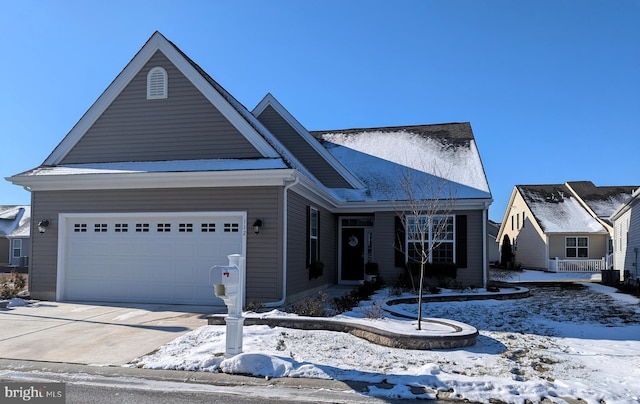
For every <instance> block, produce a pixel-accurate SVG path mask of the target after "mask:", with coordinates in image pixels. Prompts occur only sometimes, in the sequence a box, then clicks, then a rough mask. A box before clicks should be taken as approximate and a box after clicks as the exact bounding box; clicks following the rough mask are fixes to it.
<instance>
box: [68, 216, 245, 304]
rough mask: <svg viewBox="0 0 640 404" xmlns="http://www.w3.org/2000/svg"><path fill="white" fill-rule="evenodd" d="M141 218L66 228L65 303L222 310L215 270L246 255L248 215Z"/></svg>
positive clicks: (84, 220)
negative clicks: (211, 279) (211, 278)
mask: <svg viewBox="0 0 640 404" xmlns="http://www.w3.org/2000/svg"><path fill="white" fill-rule="evenodd" d="M135 216H136V215H135V214H125V215H123V216H121V217H115V216H114V217H109V216H108V215H107V216H106V217H95V218H92V217H89V216H87V217H77V218H76V217H74V218H71V219H68V220H67V221H66V222H65V223H66V227H65V229H66V237H65V240H64V257H65V258H64V270H63V274H64V276H63V280H62V281H63V282H62V288H63V292H62V296H63V299H66V300H95V301H121V302H157V303H185V304H215V305H222V304H223V302H222V301H221V300H220V299H217V298H215V296H214V293H213V288H212V286H211V285H209V284H208V283H209V268H211V267H212V266H213V265H227V264H228V259H227V256H228V255H229V254H239V253H240V254H241V253H243V246H244V238H245V235H244V230H243V220H244V218H243V216H225V215H222V214H219V213H215V212H212V213H210V214H207V215H206V216H205V215H203V214H199V215H196V216H190V215H189V214H185V215H184V216H178V215H176V214H175V213H173V214H168V215H167V217H151V216H146V217H135ZM225 229H226V230H227V231H225ZM95 230H98V231H95Z"/></svg>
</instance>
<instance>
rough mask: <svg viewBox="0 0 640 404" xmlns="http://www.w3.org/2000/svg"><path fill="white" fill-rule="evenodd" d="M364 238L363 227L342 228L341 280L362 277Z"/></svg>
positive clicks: (354, 279) (353, 279) (357, 279)
mask: <svg viewBox="0 0 640 404" xmlns="http://www.w3.org/2000/svg"><path fill="white" fill-rule="evenodd" d="M364 247H365V239H364V229H363V228H343V229H342V260H341V261H342V262H341V263H342V266H341V267H342V277H341V280H343V281H361V280H363V279H364V250H365V248H364Z"/></svg>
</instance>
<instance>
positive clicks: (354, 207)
mask: <svg viewBox="0 0 640 404" xmlns="http://www.w3.org/2000/svg"><path fill="white" fill-rule="evenodd" d="M293 190H294V191H295V192H296V193H298V194H299V195H301V196H304V197H305V198H307V199H309V200H310V201H313V202H314V203H317V204H318V205H319V206H322V207H324V208H326V209H329V210H330V211H332V212H333V213H346V214H353V213H363V212H364V213H367V212H389V211H402V210H409V209H410V208H411V207H410V205H409V203H408V202H403V201H377V200H365V201H346V200H339V199H336V198H335V196H334V195H332V194H331V193H329V192H327V191H326V190H325V189H324V188H323V187H318V186H317V184H315V183H314V182H313V181H311V180H309V179H307V178H306V177H304V176H301V177H300V182H299V184H298V185H296V186H294V187H293ZM492 202H493V199H491V198H477V199H457V200H456V201H455V202H454V203H453V206H451V208H452V209H453V210H454V211H458V210H479V209H487V208H488V207H489V205H491V203H492ZM443 204H445V202H443ZM446 204H448V202H447V203H446Z"/></svg>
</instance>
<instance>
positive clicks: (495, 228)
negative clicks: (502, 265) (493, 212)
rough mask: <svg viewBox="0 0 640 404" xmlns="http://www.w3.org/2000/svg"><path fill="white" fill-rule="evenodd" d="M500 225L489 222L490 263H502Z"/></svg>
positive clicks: (488, 244) (488, 245)
mask: <svg viewBox="0 0 640 404" xmlns="http://www.w3.org/2000/svg"><path fill="white" fill-rule="evenodd" d="M499 231H500V223H496V222H494V221H493V220H489V222H488V223H487V247H488V248H489V262H491V263H498V262H500V246H499V244H498V232H499Z"/></svg>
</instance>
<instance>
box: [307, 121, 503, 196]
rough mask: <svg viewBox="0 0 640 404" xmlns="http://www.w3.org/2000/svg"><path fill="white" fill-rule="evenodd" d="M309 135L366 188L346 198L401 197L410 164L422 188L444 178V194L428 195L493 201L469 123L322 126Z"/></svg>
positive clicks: (416, 180)
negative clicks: (336, 127) (351, 126)
mask: <svg viewBox="0 0 640 404" xmlns="http://www.w3.org/2000/svg"><path fill="white" fill-rule="evenodd" d="M311 134H312V135H313V136H315V137H316V138H318V139H320V141H321V142H322V144H323V145H324V146H325V147H326V148H327V150H329V151H330V152H331V153H332V154H333V155H334V156H335V157H336V158H337V159H338V160H339V161H340V162H341V163H342V164H344V165H345V166H346V167H347V168H348V169H349V170H350V171H351V172H353V173H354V174H355V175H356V176H358V178H360V180H361V181H362V182H363V183H364V184H365V185H366V186H367V189H366V190H365V191H364V192H359V194H356V193H355V192H348V191H346V190H343V192H342V197H344V198H347V199H354V198H364V199H380V200H389V199H392V198H398V197H399V198H402V195H401V194H402V193H403V190H402V184H400V182H401V178H402V177H403V175H406V171H407V168H408V169H409V170H410V171H411V172H410V174H411V176H413V177H414V179H415V185H416V186H417V187H422V188H424V184H425V183H429V182H431V183H433V181H434V180H435V181H443V180H444V181H445V182H446V185H444V184H443V185H444V186H441V187H440V188H441V190H442V192H445V193H446V194H442V195H426V197H431V198H433V197H437V198H448V197H451V196H453V197H454V198H456V199H485V200H490V199H491V191H490V189H489V183H488V182H487V178H486V175H485V172H484V168H483V166H482V161H481V160H480V155H479V153H478V149H477V147H476V144H475V139H474V136H473V132H472V130H471V125H470V124H469V123H445V124H432V125H414V126H393V127H382V128H380V127H378V128H360V129H343V130H330V131H326V130H325V131H313V132H311ZM420 192H422V191H420ZM417 195H419V193H418V194H417ZM404 197H405V198H406V197H407V196H406V195H404Z"/></svg>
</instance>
